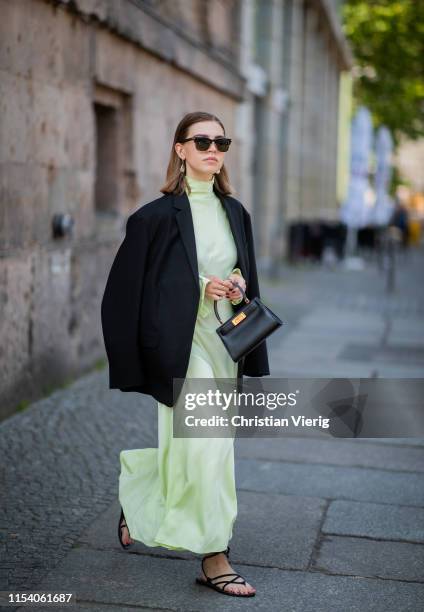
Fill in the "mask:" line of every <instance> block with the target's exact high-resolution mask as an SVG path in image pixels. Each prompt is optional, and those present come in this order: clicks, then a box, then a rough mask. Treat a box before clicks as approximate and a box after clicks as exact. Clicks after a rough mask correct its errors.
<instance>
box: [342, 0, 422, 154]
mask: <svg viewBox="0 0 424 612" xmlns="http://www.w3.org/2000/svg"><path fill="white" fill-rule="evenodd" d="M343 22H344V31H345V33H346V36H347V37H348V39H349V41H350V44H351V47H352V50H353V53H354V56H355V63H356V66H355V69H354V76H355V77H356V78H355V82H354V98H355V102H356V103H358V104H364V105H365V106H367V107H368V108H369V109H370V111H371V113H372V114H373V121H374V125H375V126H378V125H381V124H385V125H386V126H387V127H388V128H389V129H390V130H391V132H392V135H393V137H394V140H395V142H396V143H398V142H399V137H400V136H401V135H405V136H407V137H409V138H412V139H414V140H415V139H417V138H419V137H422V136H423V135H424V0H398V1H397V0H376V1H375V2H367V1H364V0H348V1H347V2H346V3H345V5H344V7H343Z"/></svg>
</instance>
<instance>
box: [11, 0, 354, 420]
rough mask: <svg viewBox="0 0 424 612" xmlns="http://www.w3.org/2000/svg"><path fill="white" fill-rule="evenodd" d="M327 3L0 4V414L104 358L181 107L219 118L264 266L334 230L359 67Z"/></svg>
mask: <svg viewBox="0 0 424 612" xmlns="http://www.w3.org/2000/svg"><path fill="white" fill-rule="evenodd" d="M339 5H340V2H337V1H330V0H121V1H120V2H116V1H114V0H72V1H71V0H54V1H53V0H52V1H49V0H20V1H19V2H9V1H7V0H0V9H1V15H2V19H1V23H0V34H1V51H0V70H1V84H0V90H1V128H0V147H1V148H0V151H1V165H0V172H1V179H0V194H1V195H0V215H1V216H0V253H1V257H0V332H1V345H0V372H1V374H0V385H1V386H0V389H1V390H0V400H1V411H2V416H5V415H6V414H7V413H10V412H12V411H13V410H15V409H16V405H17V404H18V402H19V401H21V400H24V399H25V400H29V399H31V398H33V397H36V396H37V395H39V394H41V393H45V392H46V391H47V390H48V389H49V388H51V387H53V386H56V385H57V384H60V383H64V382H66V381H67V380H70V379H71V378H73V377H74V376H77V375H78V374H80V373H82V372H84V371H87V369H89V368H91V367H93V366H94V365H95V364H96V363H99V360H104V357H105V353H104V348H103V340H102V334H101V325H100V301H101V297H102V294H103V290H104V286H105V282H106V278H107V274H108V272H109V269H110V266H111V263H112V261H113V258H114V256H115V253H116V249H117V247H118V245H119V243H120V241H121V240H122V237H123V231H124V227H125V222H126V218H127V216H128V214H129V213H130V212H132V211H133V210H135V209H136V208H137V207H139V206H141V205H142V204H144V203H146V202H148V201H149V200H152V199H154V198H156V197H159V196H160V195H161V194H160V192H159V187H160V186H161V185H162V184H163V181H164V179H165V171H166V166H167V163H168V158H169V153H170V148H171V143H172V138H173V134H174V130H175V128H176V125H177V123H178V122H179V120H180V119H181V117H182V116H183V115H184V114H185V113H186V112H191V111H194V110H205V111H209V112H213V113H215V114H217V115H218V116H219V117H220V119H221V120H222V121H223V123H224V125H225V126H226V132H227V134H228V135H230V136H231V138H233V145H232V148H231V152H230V154H229V155H228V156H227V160H228V162H227V165H228V168H229V171H230V177H231V180H232V183H233V185H234V187H235V190H236V191H235V194H234V195H235V197H237V198H238V199H240V200H241V201H242V202H243V203H244V204H245V206H246V207H247V208H248V209H249V210H250V211H251V213H252V215H253V220H254V228H255V239H256V248H257V256H258V260H259V263H260V267H261V269H262V270H263V271H269V270H272V267H273V265H274V264H276V263H278V261H280V260H281V258H282V257H284V255H285V253H286V250H287V236H288V228H289V227H290V224H292V223H293V222H296V221H299V220H310V219H321V220H329V221H331V220H335V219H337V218H338V209H339V205H340V203H341V201H342V199H343V197H344V195H345V193H346V185H347V175H348V169H349V143H348V139H349V113H350V77H349V73H348V71H349V68H350V66H351V56H350V51H349V48H348V46H347V44H346V40H345V38H344V36H343V33H342V29H341V25H340V16H339Z"/></svg>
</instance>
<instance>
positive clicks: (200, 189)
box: [185, 175, 215, 195]
mask: <svg viewBox="0 0 424 612" xmlns="http://www.w3.org/2000/svg"><path fill="white" fill-rule="evenodd" d="M185 179H186V181H187V183H188V185H189V186H190V190H191V191H190V195H192V194H207V195H210V194H212V193H213V185H214V182H215V181H214V179H215V177H214V176H212V178H211V180H210V181H202V180H199V179H195V178H193V177H191V176H188V175H186V177H185Z"/></svg>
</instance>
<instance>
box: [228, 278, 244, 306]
mask: <svg viewBox="0 0 424 612" xmlns="http://www.w3.org/2000/svg"><path fill="white" fill-rule="evenodd" d="M228 279H229V280H231V281H234V282H236V283H237V284H238V285H240V287H241V288H242V289H243V291H246V281H245V280H244V278H243V277H242V275H241V274H230V276H229V277H228ZM226 297H227V298H228V299H230V300H238V299H240V298H241V297H242V294H241V291H240V289H238V288H237V287H233V288H232V289H229V290H228V291H227V296H226Z"/></svg>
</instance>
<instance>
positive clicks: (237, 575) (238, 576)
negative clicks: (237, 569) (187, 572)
mask: <svg viewBox="0 0 424 612" xmlns="http://www.w3.org/2000/svg"><path fill="white" fill-rule="evenodd" d="M224 576H234V578H233V579H232V580H219V581H218V582H212V580H215V579H216V578H223V577H224ZM237 578H241V580H242V581H241V582H236V580H237ZM208 580H209V582H210V583H211V584H213V585H214V586H218V584H224V586H223V587H220V588H222V590H224V589H225V587H226V586H227V585H228V584H246V580H245V579H244V578H243V576H241V575H240V574H221V576H214V577H213V578H210V579H208Z"/></svg>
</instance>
